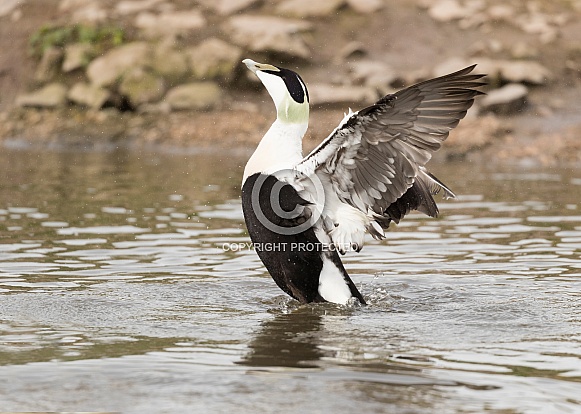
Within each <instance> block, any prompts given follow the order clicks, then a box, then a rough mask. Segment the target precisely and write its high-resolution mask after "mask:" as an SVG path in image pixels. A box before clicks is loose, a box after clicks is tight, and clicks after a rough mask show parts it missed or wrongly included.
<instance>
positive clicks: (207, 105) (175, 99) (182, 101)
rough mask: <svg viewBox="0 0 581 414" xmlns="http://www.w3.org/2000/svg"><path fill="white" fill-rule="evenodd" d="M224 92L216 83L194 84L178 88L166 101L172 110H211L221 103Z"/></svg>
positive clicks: (167, 96) (168, 95)
mask: <svg viewBox="0 0 581 414" xmlns="http://www.w3.org/2000/svg"><path fill="white" fill-rule="evenodd" d="M221 99H222V90H221V89H220V87H219V86H218V85H217V84H216V83H215V82H194V83H186V84H184V85H179V86H176V87H175V88H172V89H170V90H169V91H168V93H167V94H166V96H165V98H164V100H165V102H166V103H167V104H168V105H169V107H170V108H171V109H172V110H209V109H212V108H214V107H215V106H216V105H218V104H219V103H220V101H221Z"/></svg>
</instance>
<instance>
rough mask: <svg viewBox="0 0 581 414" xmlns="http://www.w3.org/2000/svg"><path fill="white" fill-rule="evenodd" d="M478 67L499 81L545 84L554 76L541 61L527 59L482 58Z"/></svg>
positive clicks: (492, 78)
mask: <svg viewBox="0 0 581 414" xmlns="http://www.w3.org/2000/svg"><path fill="white" fill-rule="evenodd" d="M478 69H479V71H480V72H482V73H486V74H488V77H489V78H491V80H496V81H497V82H498V81H502V82H515V83H530V84H533V85H544V84H546V83H547V82H548V81H550V80H551V79H552V78H553V75H552V74H551V71H550V70H549V69H547V68H546V67H544V66H543V65H541V64H540V63H538V62H531V61H525V60H515V61H512V60H490V59H480V61H479V63H478Z"/></svg>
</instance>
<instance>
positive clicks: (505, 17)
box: [486, 4, 515, 22]
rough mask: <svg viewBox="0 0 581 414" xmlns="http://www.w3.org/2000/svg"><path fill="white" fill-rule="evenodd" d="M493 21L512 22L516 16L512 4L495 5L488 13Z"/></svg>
mask: <svg viewBox="0 0 581 414" xmlns="http://www.w3.org/2000/svg"><path fill="white" fill-rule="evenodd" d="M486 13H487V14H488V16H489V17H490V18H491V19H492V20H497V21H505V22H511V21H512V20H513V19H514V16H515V10H514V7H513V6H511V5H510V4H495V5H493V6H490V7H489V8H488V10H487V11H486Z"/></svg>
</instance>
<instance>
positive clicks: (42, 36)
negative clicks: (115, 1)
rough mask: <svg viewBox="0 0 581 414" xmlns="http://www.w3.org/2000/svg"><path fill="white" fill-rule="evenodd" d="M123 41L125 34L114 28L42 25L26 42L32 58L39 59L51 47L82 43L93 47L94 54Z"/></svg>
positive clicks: (118, 28) (120, 29)
mask: <svg viewBox="0 0 581 414" xmlns="http://www.w3.org/2000/svg"><path fill="white" fill-rule="evenodd" d="M124 40H125V32H124V31H123V29H122V28H120V27H114V26H103V27H99V26H87V25H81V24H76V25H73V26H50V25H44V26H42V27H41V28H40V29H39V30H37V31H36V32H35V33H34V34H33V35H32V36H31V37H30V40H29V42H28V44H29V52H30V54H31V55H32V56H34V57H37V58H40V57H41V56H42V55H43V54H44V52H45V51H46V50H47V49H48V48H50V47H53V46H56V47H64V46H66V45H67V44H70V43H84V44H90V45H93V46H94V47H95V52H96V53H100V52H102V51H104V50H107V49H110V48H112V47H115V46H119V45H120V44H122V43H123V42H124Z"/></svg>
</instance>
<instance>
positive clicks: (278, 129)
mask: <svg viewBox="0 0 581 414" xmlns="http://www.w3.org/2000/svg"><path fill="white" fill-rule="evenodd" d="M307 126H308V122H306V123H288V122H283V121H281V120H279V119H278V118H277V120H276V121H274V123H273V124H272V126H271V127H270V129H269V130H268V131H267V132H266V135H264V137H263V138H262V140H261V141H260V144H258V147H257V148H256V150H255V151H254V154H252V156H251V157H250V159H249V160H248V163H247V164H246V168H245V169H244V178H243V181H245V180H246V178H248V177H249V176H251V175H252V174H256V173H265V174H272V173H275V172H277V171H281V170H285V169H292V168H294V167H295V166H296V165H297V164H298V163H299V162H300V161H301V160H302V159H303V136H304V135H305V132H306V131H307Z"/></svg>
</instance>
